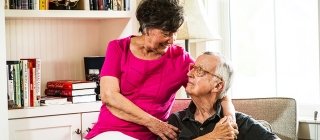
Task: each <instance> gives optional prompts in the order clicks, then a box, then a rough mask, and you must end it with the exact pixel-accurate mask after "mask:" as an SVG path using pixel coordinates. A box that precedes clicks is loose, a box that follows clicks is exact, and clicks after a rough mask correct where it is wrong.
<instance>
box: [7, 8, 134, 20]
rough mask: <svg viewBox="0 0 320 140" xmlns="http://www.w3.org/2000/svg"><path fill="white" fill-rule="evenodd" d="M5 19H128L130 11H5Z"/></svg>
mask: <svg viewBox="0 0 320 140" xmlns="http://www.w3.org/2000/svg"><path fill="white" fill-rule="evenodd" d="M5 16H6V19H23V18H33V19H34V18H50V19H52V18H67V19H70V18H75V19H77V18H78V19H117V18H127V19H130V18H131V17H132V16H134V15H133V14H132V12H130V11H87V10H5Z"/></svg>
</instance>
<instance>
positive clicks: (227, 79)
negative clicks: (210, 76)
mask: <svg viewBox="0 0 320 140" xmlns="http://www.w3.org/2000/svg"><path fill="white" fill-rule="evenodd" d="M203 54H205V55H213V56H217V57H218V58H219V64H218V65H217V67H216V69H215V74H216V75H217V76H219V77H220V78H222V82H224V86H223V89H222V92H221V93H220V95H219V99H221V98H223V97H224V96H226V94H227V91H228V89H229V88H230V85H231V82H232V79H233V68H232V65H231V63H230V62H229V61H228V60H226V59H225V57H224V56H223V55H221V54H220V53H217V52H209V51H208V52H204V53H203Z"/></svg>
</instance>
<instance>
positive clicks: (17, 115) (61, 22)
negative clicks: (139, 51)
mask: <svg viewBox="0 0 320 140" xmlns="http://www.w3.org/2000/svg"><path fill="white" fill-rule="evenodd" d="M136 2H137V1H136V0H130V9H131V11H90V10H88V9H89V6H88V3H87V2H86V1H84V0H81V3H80V7H81V8H80V10H12V9H10V10H9V9H6V10H5V9H3V8H0V66H1V68H0V78H1V80H0V81H1V84H0V93H6V80H5V79H6V68H5V66H6V65H5V62H6V60H16V59H20V58H34V57H35V58H40V59H41V61H42V63H41V64H42V69H41V75H42V76H41V94H42V95H44V89H45V84H46V82H47V81H51V80H58V79H82V80H84V79H85V75H84V62H83V57H85V56H104V55H105V51H106V45H107V42H109V41H110V40H113V39H116V38H121V37H126V36H128V35H131V34H137V30H138V28H137V21H136V19H135V11H134V9H136V8H135V7H136ZM0 6H1V7H4V1H1V2H0ZM4 42H5V43H4ZM6 98H7V97H6V94H2V95H1V96H0V101H1V102H2V103H3V104H4V105H2V106H1V109H0V116H1V118H0V122H1V124H9V126H11V127H9V130H8V128H7V126H8V125H1V126H0V128H1V130H8V131H9V132H8V131H2V132H0V134H1V135H2V136H4V138H5V139H12V137H9V138H7V137H6V136H8V134H9V136H11V135H12V132H14V130H13V128H18V127H16V126H15V124H16V123H17V122H18V120H23V122H18V123H27V124H29V123H30V126H33V124H32V122H33V120H37V119H38V118H39V119H41V118H46V117H43V116H48V118H47V119H48V121H50V119H53V120H55V119H61V120H63V119H64V117H63V116H65V118H66V119H68V118H73V117H76V118H77V120H74V121H73V122H76V124H75V126H78V125H79V124H81V123H82V122H83V121H85V122H86V124H90V123H88V121H89V122H90V121H92V120H91V119H89V120H87V119H85V120H83V119H84V118H95V117H96V116H97V112H98V110H99V108H100V104H101V103H89V104H86V105H87V107H79V106H83V105H81V104H76V105H66V106H64V105H62V106H60V107H39V108H37V107H35V108H29V109H18V110H7V99H6ZM97 106H99V107H97ZM52 108H54V109H52ZM57 108H62V109H63V108H65V109H67V108H69V109H70V108H75V109H73V110H78V113H74V112H71V113H70V112H68V111H65V110H59V109H57ZM76 108H77V109H76ZM83 108H87V109H86V110H85V111H84V112H80V110H81V111H83V110H82V109H83ZM93 108H95V109H93ZM96 108H97V109H96ZM71 110H72V109H71ZM42 113H46V114H42ZM31 114H35V115H33V116H32V115H31ZM37 114H42V115H43V116H42V117H40V116H41V115H40V116H37ZM30 115H31V116H30ZM73 115H75V116H73ZM60 116H62V118H60ZM84 116H89V117H84ZM51 117H52V118H51ZM56 117H57V118H56ZM8 120H9V121H8ZM79 120H80V121H81V122H79ZM55 122H57V121H55ZM20 125H21V124H20ZM41 125H45V124H41ZM50 125H51V124H50ZM52 125H56V126H65V125H69V124H61V122H60V124H58V123H57V124H52ZM21 126H23V125H21ZM25 126H29V125H25ZM2 127H4V128H2ZM31 128H38V126H36V127H31ZM21 129H24V128H21ZM25 129H28V128H25ZM68 130H69V128H68ZM70 130H71V129H70ZM54 131H59V130H53V131H52V132H53V133H52V134H55V132H54ZM72 131H73V130H72ZM2 133H3V134H2ZM72 133H74V132H72ZM74 139H78V136H76V137H74ZM80 139H82V136H81V137H80Z"/></svg>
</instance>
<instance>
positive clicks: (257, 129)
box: [168, 101, 278, 140]
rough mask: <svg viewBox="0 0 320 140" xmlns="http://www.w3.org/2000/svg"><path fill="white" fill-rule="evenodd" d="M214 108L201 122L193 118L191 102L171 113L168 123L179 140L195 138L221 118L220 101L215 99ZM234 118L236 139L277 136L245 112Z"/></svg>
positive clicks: (207, 130) (208, 129) (270, 138)
mask: <svg viewBox="0 0 320 140" xmlns="http://www.w3.org/2000/svg"><path fill="white" fill-rule="evenodd" d="M215 110H216V114H214V115H213V116H211V117H210V118H208V119H207V120H205V121H204V122H203V123H202V124H201V123H200V122H198V121H196V120H195V119H194V113H195V111H196V106H195V104H194V103H193V102H191V103H190V105H189V107H188V108H186V109H185V110H183V111H180V112H177V113H174V114H171V115H170V117H169V119H168V123H169V124H172V125H173V126H176V127H177V128H178V129H179V131H180V133H179V134H178V139H179V140H190V139H195V138H197V137H199V136H202V135H205V134H207V133H209V132H212V130H213V129H214V127H215V125H216V123H218V122H219V120H220V119H221V118H222V117H221V116H222V114H223V112H222V108H221V102H220V101H217V103H216V106H215ZM236 120H237V121H236V122H237V125H238V130H239V134H238V136H237V138H238V140H273V139H276V138H278V137H277V136H276V135H275V134H274V133H271V132H269V131H268V130H267V129H266V128H265V127H264V126H263V125H262V124H260V123H259V122H258V121H256V120H254V119H253V118H251V117H250V116H248V115H246V114H243V113H240V112H237V113H236Z"/></svg>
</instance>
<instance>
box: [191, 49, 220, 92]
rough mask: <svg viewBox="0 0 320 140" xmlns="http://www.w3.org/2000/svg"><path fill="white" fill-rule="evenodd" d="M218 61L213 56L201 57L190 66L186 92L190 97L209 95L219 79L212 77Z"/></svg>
mask: <svg viewBox="0 0 320 140" xmlns="http://www.w3.org/2000/svg"><path fill="white" fill-rule="evenodd" d="M218 63H219V59H218V58H217V57H216V56H213V55H201V56H199V57H198V58H197V60H196V62H195V63H194V64H193V65H192V64H191V66H190V71H189V72H188V77H189V80H188V84H187V87H186V92H187V93H188V94H189V95H191V96H204V95H210V94H211V92H212V90H213V89H214V87H215V86H216V85H217V84H218V83H219V82H221V79H220V78H219V77H218V76H216V75H214V72H215V69H216V66H217V64H218Z"/></svg>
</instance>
